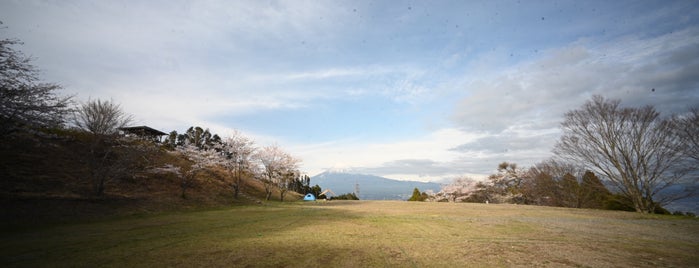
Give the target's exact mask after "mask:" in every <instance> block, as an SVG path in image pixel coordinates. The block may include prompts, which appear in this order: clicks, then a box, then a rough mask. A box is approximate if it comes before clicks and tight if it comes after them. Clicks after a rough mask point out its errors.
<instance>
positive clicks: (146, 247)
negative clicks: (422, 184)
mask: <svg viewBox="0 0 699 268" xmlns="http://www.w3.org/2000/svg"><path fill="white" fill-rule="evenodd" d="M1 235H2V239H3V243H2V245H0V252H1V253H0V262H2V263H3V266H6V267H19V266H21V267H45V266H51V267H71V266H87V267H94V266H107V267H110V266H112V267H153V266H155V267H171V266H185V267H203V266H206V267H260V266H262V267H321V266H331V267H377V266H378V267H532V266H533V267H696V266H697V265H698V264H699V255H697V254H696V253H697V252H699V220H697V219H694V218H688V217H679V216H668V215H643V214H639V213H633V212H619V211H602V210H588V209H567V208H551V207H535V206H522V205H519V206H518V205H493V204H490V205H486V204H469V203H423V202H402V201H329V202H293V203H283V204H281V203H270V204H269V205H267V206H235V207H231V208H226V209H215V210H205V211H190V212H171V213H162V214H150V215H142V216H128V217H116V218H112V219H106V220H100V221H95V222H83V223H71V224H60V225H51V226H34V227H26V226H22V227H14V228H10V229H8V228H5V229H3V230H2V232H1Z"/></svg>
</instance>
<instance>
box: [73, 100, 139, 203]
mask: <svg viewBox="0 0 699 268" xmlns="http://www.w3.org/2000/svg"><path fill="white" fill-rule="evenodd" d="M130 121H131V116H130V115H128V114H126V113H125V112H124V111H122V109H121V107H120V106H119V105H118V104H116V103H114V102H112V101H101V100H99V99H98V100H90V101H88V102H86V103H84V104H82V105H81V106H80V107H78V108H77V109H76V111H75V114H74V117H73V123H74V124H75V126H77V127H78V128H80V129H82V130H84V131H86V132H89V133H91V134H92V135H91V137H89V138H88V139H89V143H90V144H89V150H90V151H89V153H88V154H87V155H86V156H85V157H86V161H87V166H88V168H89V170H90V174H91V179H92V183H93V186H94V188H95V193H96V194H97V195H98V196H101V195H102V194H103V193H104V188H105V183H106V182H108V181H109V180H112V179H114V178H117V177H124V176H128V175H129V174H132V173H133V172H134V171H135V170H134V167H135V166H136V165H137V164H138V163H137V162H138V161H139V160H138V159H135V156H129V155H131V154H132V153H133V152H134V151H137V150H138V149H143V148H139V146H137V145H133V146H130V145H129V144H127V142H126V141H123V140H120V139H118V138H117V137H116V135H115V134H116V133H117V132H118V129H119V128H121V127H125V126H126V124H128V123H129V122H130Z"/></svg>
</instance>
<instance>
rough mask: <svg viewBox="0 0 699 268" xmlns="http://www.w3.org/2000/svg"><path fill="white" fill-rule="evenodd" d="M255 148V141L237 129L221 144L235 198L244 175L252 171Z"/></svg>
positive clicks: (242, 183) (240, 187)
mask: <svg viewBox="0 0 699 268" xmlns="http://www.w3.org/2000/svg"><path fill="white" fill-rule="evenodd" d="M256 149H257V148H255V142H254V141H253V140H252V139H250V138H248V137H245V136H243V135H242V134H241V133H240V132H238V131H237V130H236V131H233V133H232V134H231V136H230V137H228V138H226V139H225V140H224V142H223V144H222V146H221V150H222V152H223V154H224V156H225V157H226V161H225V166H226V168H227V169H228V171H230V172H231V173H233V196H234V198H235V199H238V193H239V192H240V191H241V190H242V189H243V187H244V182H245V180H243V179H244V177H245V175H246V174H251V173H252V172H251V169H252V156H253V154H254V153H255V150H256Z"/></svg>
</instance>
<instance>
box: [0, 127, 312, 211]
mask: <svg viewBox="0 0 699 268" xmlns="http://www.w3.org/2000/svg"><path fill="white" fill-rule="evenodd" d="M88 141H89V138H88V137H86V136H85V135H82V134H79V133H61V135H45V134H24V135H13V136H10V137H8V138H6V139H5V140H3V141H2V142H1V143H0V177H1V178H2V180H0V208H2V212H0V219H2V220H5V221H36V222H41V221H43V220H47V219H51V220H70V219H75V218H100V217H105V216H110V215H124V214H138V213H150V212H157V211H169V210H181V209H197V208H207V207H221V206H229V205H235V204H251V203H260V201H261V200H263V198H264V190H263V187H262V185H261V184H260V183H259V182H258V181H256V180H253V179H251V178H248V179H246V180H245V184H246V187H244V188H243V192H242V194H241V196H240V197H239V198H238V199H234V198H233V191H232V188H231V185H232V178H231V177H230V175H229V173H228V172H226V171H225V170H223V169H221V168H210V169H207V170H204V171H203V172H200V173H198V174H197V175H196V176H195V178H194V179H193V180H192V181H190V182H188V184H187V185H188V187H187V189H186V192H185V197H184V198H183V196H182V187H181V186H182V177H181V176H180V175H178V174H176V173H173V172H168V171H167V169H166V168H163V167H180V168H186V167H187V166H188V165H189V162H188V161H187V160H186V159H184V158H183V157H182V156H181V155H179V154H178V153H176V152H172V151H168V150H165V149H163V148H161V147H159V146H158V145H155V144H152V143H149V142H143V141H133V142H131V143H130V145H129V146H141V147H142V148H145V149H142V152H139V154H138V155H137V158H138V162H139V163H138V166H139V167H141V168H139V169H137V170H132V171H130V172H129V173H128V174H129V175H128V176H123V177H120V178H113V179H110V180H107V181H106V182H105V188H104V189H105V191H104V194H103V195H101V196H97V195H96V194H95V190H94V189H95V188H94V184H93V181H92V180H91V178H92V176H91V173H90V169H89V168H88V166H89V165H88V164H89V163H88V162H89V161H92V159H90V158H89V157H87V155H89V150H90V146H89V142H88ZM300 197H301V195H300V194H297V193H293V192H292V193H289V194H287V197H286V198H285V199H286V200H297V199H299V198H300ZM272 198H273V199H274V200H278V199H279V194H278V193H277V192H275V193H274V194H273V195H272Z"/></svg>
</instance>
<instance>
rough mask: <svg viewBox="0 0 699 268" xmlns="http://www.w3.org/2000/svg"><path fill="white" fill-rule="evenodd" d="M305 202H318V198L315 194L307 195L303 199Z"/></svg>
mask: <svg viewBox="0 0 699 268" xmlns="http://www.w3.org/2000/svg"><path fill="white" fill-rule="evenodd" d="M303 201H316V197H315V196H314V195H313V194H306V196H304V197H303Z"/></svg>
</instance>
